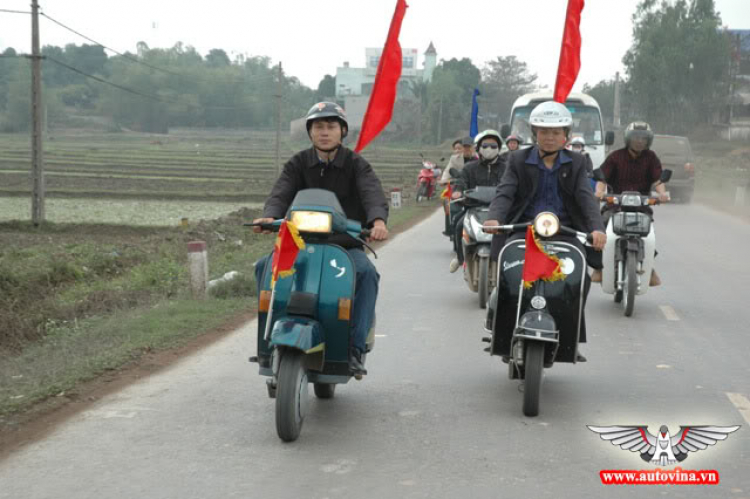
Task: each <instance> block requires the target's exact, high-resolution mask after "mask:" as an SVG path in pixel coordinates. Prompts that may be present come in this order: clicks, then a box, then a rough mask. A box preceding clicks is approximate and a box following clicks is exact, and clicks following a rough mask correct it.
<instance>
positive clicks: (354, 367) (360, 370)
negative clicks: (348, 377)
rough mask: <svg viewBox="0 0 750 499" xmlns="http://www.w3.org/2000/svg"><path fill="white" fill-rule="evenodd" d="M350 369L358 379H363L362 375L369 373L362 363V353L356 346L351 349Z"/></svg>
mask: <svg viewBox="0 0 750 499" xmlns="http://www.w3.org/2000/svg"><path fill="white" fill-rule="evenodd" d="M349 370H350V371H351V372H352V374H354V377H355V378H357V379H362V376H364V375H365V374H367V369H365V365H364V364H362V353H361V352H360V351H359V350H357V349H356V348H352V349H351V350H350V351H349Z"/></svg>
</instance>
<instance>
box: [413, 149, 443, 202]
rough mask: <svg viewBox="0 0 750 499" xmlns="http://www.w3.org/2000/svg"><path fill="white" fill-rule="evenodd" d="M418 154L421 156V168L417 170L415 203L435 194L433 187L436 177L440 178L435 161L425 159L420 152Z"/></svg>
mask: <svg viewBox="0 0 750 499" xmlns="http://www.w3.org/2000/svg"><path fill="white" fill-rule="evenodd" d="M420 156H421V157H422V169H421V170H419V176H418V177H417V196H416V201H417V203H420V202H422V201H425V200H430V199H432V198H433V196H435V187H436V186H437V182H438V178H440V169H439V168H437V167H436V165H435V163H433V162H432V161H428V160H426V159H425V157H424V156H423V155H422V154H420Z"/></svg>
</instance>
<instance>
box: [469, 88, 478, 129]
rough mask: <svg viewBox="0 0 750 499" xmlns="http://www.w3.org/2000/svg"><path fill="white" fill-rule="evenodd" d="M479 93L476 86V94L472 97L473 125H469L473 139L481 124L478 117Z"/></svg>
mask: <svg viewBox="0 0 750 499" xmlns="http://www.w3.org/2000/svg"><path fill="white" fill-rule="evenodd" d="M477 95H479V89H478V88H475V89H474V95H473V96H472V98H471V125H469V135H471V138H472V139H473V138H474V137H476V136H477V134H478V133H479V125H478V124H477V117H478V115H479V105H478V104H477Z"/></svg>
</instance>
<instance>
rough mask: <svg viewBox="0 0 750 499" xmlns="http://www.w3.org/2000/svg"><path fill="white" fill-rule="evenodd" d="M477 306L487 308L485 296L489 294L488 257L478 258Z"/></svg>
mask: <svg viewBox="0 0 750 499" xmlns="http://www.w3.org/2000/svg"><path fill="white" fill-rule="evenodd" d="M477 287H478V292H479V308H481V309H485V308H487V298H489V295H490V259H489V258H481V257H480V258H479V283H478V284H477Z"/></svg>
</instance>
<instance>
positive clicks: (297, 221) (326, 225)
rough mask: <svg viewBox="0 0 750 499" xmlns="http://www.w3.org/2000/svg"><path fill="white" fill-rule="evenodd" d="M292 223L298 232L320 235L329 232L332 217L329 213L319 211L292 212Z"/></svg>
mask: <svg viewBox="0 0 750 499" xmlns="http://www.w3.org/2000/svg"><path fill="white" fill-rule="evenodd" d="M292 223H293V224H294V225H296V226H297V230H299V231H300V232H318V233H321V234H325V233H329V232H331V228H332V227H333V216H331V214H330V213H323V212H320V211H293V212H292Z"/></svg>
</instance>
